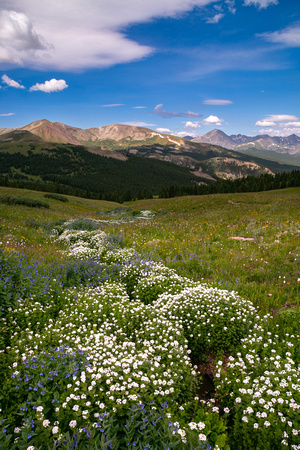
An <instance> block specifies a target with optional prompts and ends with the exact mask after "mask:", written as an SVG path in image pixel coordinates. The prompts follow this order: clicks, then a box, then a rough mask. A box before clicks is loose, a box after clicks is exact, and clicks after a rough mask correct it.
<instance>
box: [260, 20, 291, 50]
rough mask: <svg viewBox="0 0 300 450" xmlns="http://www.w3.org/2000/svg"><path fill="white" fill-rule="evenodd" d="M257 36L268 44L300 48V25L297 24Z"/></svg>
mask: <svg viewBox="0 0 300 450" xmlns="http://www.w3.org/2000/svg"><path fill="white" fill-rule="evenodd" d="M258 36H260V37H262V38H264V39H265V40H267V41H269V42H275V43H279V44H283V45H285V46H287V47H300V23H299V22H297V23H295V24H293V25H290V26H289V27H287V28H284V29H283V30H280V31H274V32H273V33H262V34H259V35H258Z"/></svg>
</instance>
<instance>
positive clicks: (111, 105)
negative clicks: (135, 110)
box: [100, 103, 124, 108]
mask: <svg viewBox="0 0 300 450" xmlns="http://www.w3.org/2000/svg"><path fill="white" fill-rule="evenodd" d="M123 105H124V103H111V104H110V105H100V106H102V108H115V107H116V106H123Z"/></svg>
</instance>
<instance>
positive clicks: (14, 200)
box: [0, 195, 50, 208]
mask: <svg viewBox="0 0 300 450" xmlns="http://www.w3.org/2000/svg"><path fill="white" fill-rule="evenodd" d="M0 202H1V203H6V204H7V205H24V206H29V207H32V208H50V205H49V203H47V202H45V201H44V200H39V199H37V198H32V197H27V196H25V195H24V196H23V195H16V196H9V195H2V196H0Z"/></svg>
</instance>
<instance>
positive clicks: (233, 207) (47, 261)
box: [0, 188, 300, 450]
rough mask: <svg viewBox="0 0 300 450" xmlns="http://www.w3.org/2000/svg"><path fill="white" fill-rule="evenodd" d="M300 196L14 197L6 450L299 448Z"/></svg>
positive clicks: (4, 313) (294, 192)
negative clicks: (130, 200) (117, 200)
mask: <svg viewBox="0 0 300 450" xmlns="http://www.w3.org/2000/svg"><path fill="white" fill-rule="evenodd" d="M299 194H300V188H291V189H285V190H282V191H279V190H278V191H271V192H261V193H251V194H250V193H245V194H220V195H211V196H198V197H196V196H194V197H178V198H172V199H154V200H140V201H136V202H134V203H132V204H126V205H124V204H123V205H119V204H116V203H112V202H104V201H98V200H88V199H82V198H77V197H70V196H68V197H65V196H56V198H55V195H54V196H52V198H51V196H50V198H49V197H47V196H46V197H45V194H43V193H41V192H36V191H26V190H18V189H13V188H0V247H1V252H0V267H1V278H0V302H1V311H0V317H1V322H0V372H1V375H2V376H1V378H0V448H3V449H6V450H19V449H20V450H21V449H27V450H28V449H29V450H35V449H49V450H50V449H51V448H67V449H72V448H74V447H78V448H79V449H82V450H87V449H89V450H95V449H102V450H107V449H109V448H112V449H114V450H117V449H120V450H121V449H123V448H129V449H131V450H133V449H144V450H145V449H147V450H148V449H154V450H160V449H161V450H167V449H171V448H174V449H178V450H181V449H193V450H194V449H196V450H198V449H205V450H220V449H223V450H229V449H232V450H233V449H234V450H237V449H239V450H274V449H279V450H282V449H285V448H291V449H293V450H299V448H300V446H299V444H298V442H299V439H298V437H299V433H300V430H299V429H298V428H299V427H298V424H299V421H298V419H297V417H299V416H298V411H299V408H300V397H299V362H300V352H299V317H300V314H299V284H300V278H299V267H300V265H299V236H300V223H299V210H300V195H299ZM29 205H31V206H29ZM209 380H210V381H209ZM205 381H206V384H205ZM207 383H208V384H210V387H209V386H207ZM1 431H2V432H1Z"/></svg>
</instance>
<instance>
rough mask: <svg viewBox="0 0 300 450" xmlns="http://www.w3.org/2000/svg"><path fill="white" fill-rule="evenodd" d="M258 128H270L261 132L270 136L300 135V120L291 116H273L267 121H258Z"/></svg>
mask: <svg viewBox="0 0 300 450" xmlns="http://www.w3.org/2000/svg"><path fill="white" fill-rule="evenodd" d="M255 126H257V127H270V128H263V129H261V130H259V133H260V134H269V135H270V136H290V135H291V134H294V133H295V134H299V133H300V119H299V118H298V117H297V116H294V115H291V114H272V115H269V116H267V117H266V119H263V120H258V121H257V122H256V124H255Z"/></svg>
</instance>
